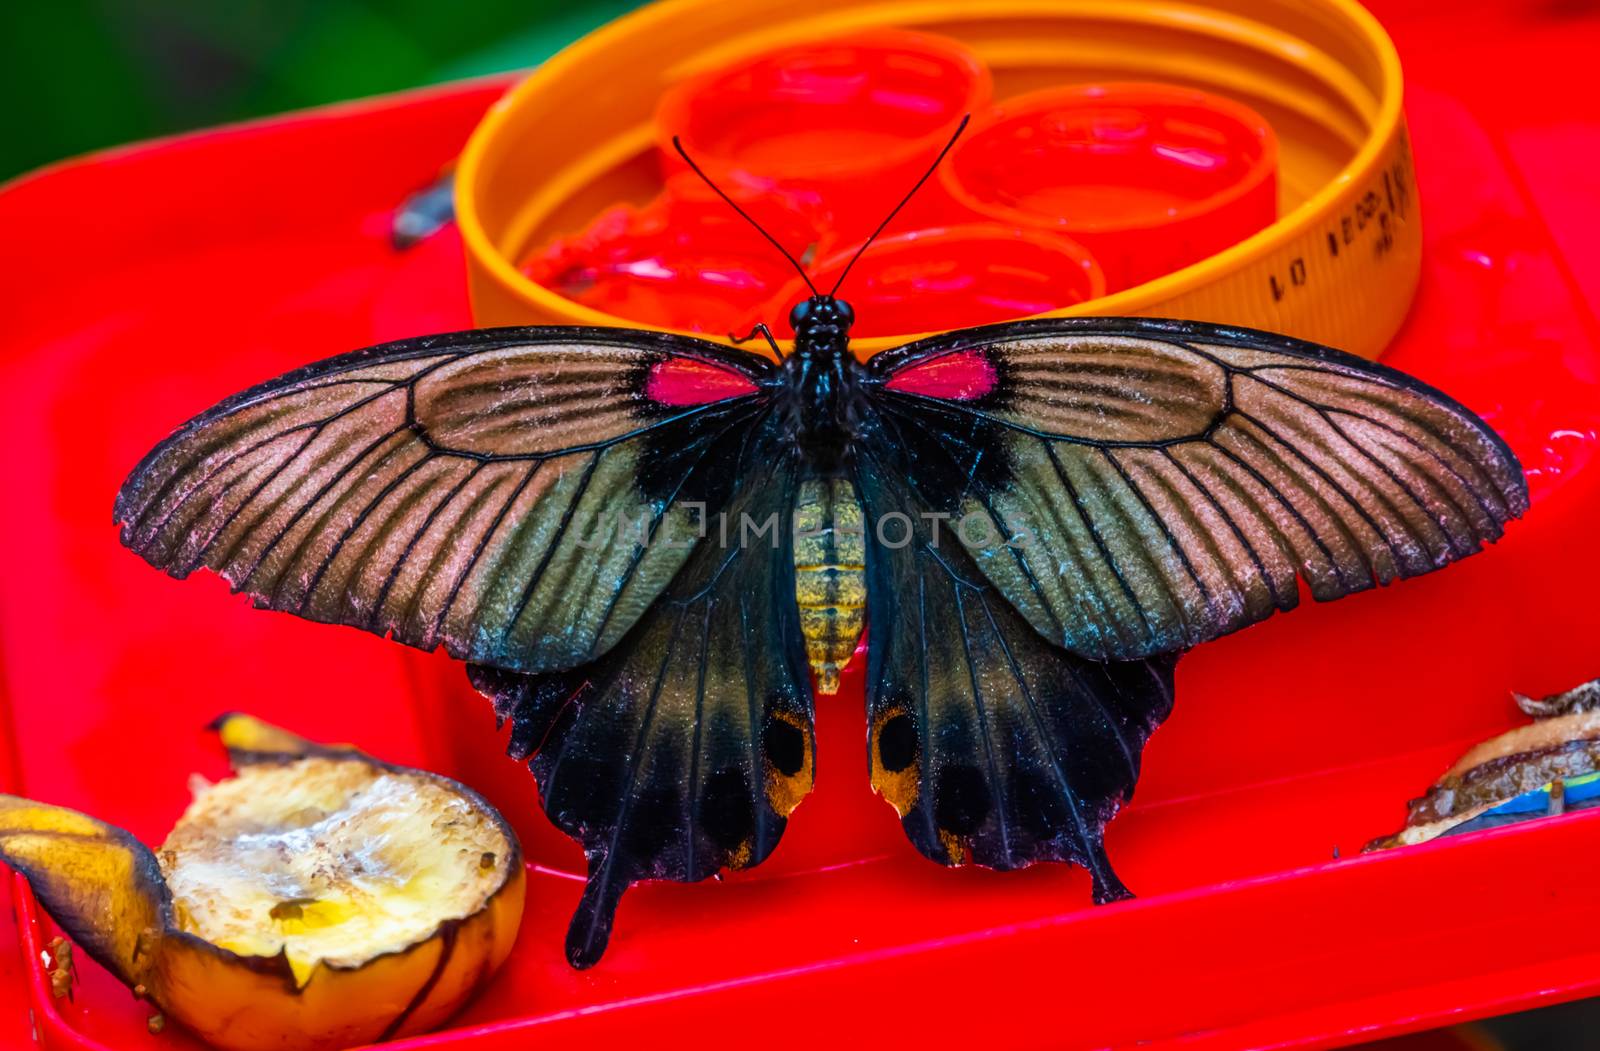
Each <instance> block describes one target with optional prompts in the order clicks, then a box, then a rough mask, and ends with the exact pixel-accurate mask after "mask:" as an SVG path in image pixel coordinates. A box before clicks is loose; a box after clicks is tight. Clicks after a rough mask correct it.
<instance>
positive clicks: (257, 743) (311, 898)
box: [0, 715, 524, 1051]
mask: <svg viewBox="0 0 1600 1051" xmlns="http://www.w3.org/2000/svg"><path fill="white" fill-rule="evenodd" d="M217 729H218V730H219V731H220V733H221V736H222V739H223V742H224V744H226V745H227V746H228V749H229V754H230V756H231V758H232V761H233V765H234V769H235V771H236V776H234V777H232V778H229V779H227V780H225V781H221V782H219V783H217V784H215V785H209V786H203V787H201V788H200V790H199V791H198V792H197V794H196V797H195V800H194V802H193V803H192V804H191V805H190V806H189V808H188V810H187V811H186V812H185V813H184V815H183V817H182V818H181V819H180V820H179V821H178V823H177V825H176V826H175V827H174V828H173V830H172V832H171V833H170V834H169V835H168V836H167V840H166V842H165V843H164V844H162V846H161V848H160V850H159V851H157V852H154V853H152V852H151V851H150V850H148V849H147V848H146V847H145V846H144V845H143V844H141V843H139V842H138V841H137V840H136V839H134V838H133V836H131V835H130V834H128V833H127V832H125V831H123V830H122V829H119V828H116V827H114V826H112V825H108V824H106V823H104V822H102V821H97V820H95V819H94V818H91V817H88V816H87V815H84V814H80V813H77V812H76V811H72V810H67V809H64V808H62V807H54V806H47V805H45V804H41V803H34V802H31V801H29V800H26V799H19V798H16V797H14V796H6V795H0V860H3V861H5V862H7V863H8V864H10V865H11V866H12V867H13V868H14V869H16V870H17V871H18V872H20V873H22V875H23V876H25V877H26V878H27V879H28V881H29V883H30V884H31V885H32V887H33V891H34V895H35V896H36V897H37V898H38V900H39V901H40V903H41V904H43V905H44V907H45V909H46V910H47V911H48V912H49V913H50V915H51V916H52V917H54V918H55V920H56V922H57V923H59V924H60V925H61V926H62V927H63V928H64V929H65V930H66V931H67V933H69V934H70V935H71V936H72V937H73V939H74V940H75V941H76V942H77V943H78V944H79V945H80V946H81V947H82V948H83V949H84V951H86V952H87V953H88V954H89V955H90V956H92V957H94V958H95V959H96V960H98V961H99V962H100V963H101V964H103V965H104V966H106V967H107V968H108V969H109V970H110V971H111V972H112V973H113V974H115V975H116V976H117V977H118V978H119V979H121V980H122V981H123V982H125V983H126V984H127V985H128V986H129V987H130V988H131V989H133V990H134V993H135V995H138V996H141V997H143V998H144V999H146V1000H148V1001H149V1002H150V1003H152V1004H153V1005H155V1006H156V1007H157V1008H158V1009H159V1010H160V1011H162V1012H164V1013H165V1014H166V1015H168V1016H170V1017H171V1018H173V1019H175V1020H177V1021H179V1022H182V1023H183V1024H184V1025H186V1026H187V1027H189V1028H190V1029H192V1030H194V1031H195V1032H196V1033H197V1034H199V1035H200V1036H201V1037H202V1038H204V1039H205V1040H206V1041H208V1042H210V1043H212V1044H214V1045H216V1046H217V1047H221V1048H227V1049H237V1051H266V1049H289V1048H296V1049H299V1048H306V1049H321V1048H336V1047H346V1046H349V1045H352V1044H363V1043H369V1042H371V1041H374V1040H383V1039H388V1038H390V1037H395V1036H402V1035H407V1034H414V1033H419V1032H424V1031H426V1030H428V1029H431V1028H433V1027H435V1026H437V1025H439V1024H440V1023H442V1022H443V1021H444V1020H445V1019H446V1018H448V1017H449V1016H450V1015H451V1014H452V1013H453V1012H455V1010H456V1009H457V1008H459V1007H460V1006H461V1005H462V1004H463V1003H464V1002H465V1001H466V999H467V998H468V996H470V995H471V993H472V991H473V990H474V989H475V988H477V987H478V986H479V985H480V984H481V983H482V982H483V981H484V980H486V979H487V978H488V976H489V975H491V974H492V973H493V972H494V971H495V969H497V968H498V967H499V966H500V964H501V963H503V962H504V960H505V958H506V956H507V954H509V953H510V951H511V946H512V943H513V941H514V940H515V938H516V933H517V926H518V923H519V922H520V920H521V916H522V904H523V893H524V874H523V868H522V856H521V850H520V848H519V847H518V844H517V840H516V836H515V834H514V833H513V832H512V831H511V828H510V826H508V825H507V824H506V822H505V820H504V819H503V818H502V817H501V816H500V815H499V813H497V812H496V811H495V810H494V808H493V807H491V806H489V804H488V803H487V802H485V801H484V800H483V799H482V798H481V797H479V796H478V795H477V794H476V793H475V792H473V791H472V790H470V789H468V788H466V787H465V786H463V785H460V784H457V783H456V782H454V781H451V780H450V779H448V778H445V777H440V776H438V775H436V774H430V773H426V772H423V771H420V770H412V769H408V768H405V767H398V766H391V765H389V764H386V763H381V762H378V761H377V760H375V759H373V758H371V757H369V756H366V755H364V754H362V753H360V752H358V751H356V750H355V749H353V748H351V747H349V746H324V745H317V744H313V743H311V742H309V741H305V740H304V739H301V738H298V737H296V736H294V735H293V734H290V733H288V732H287V731H284V730H281V729H278V728H277V727H273V726H269V725H268V724H265V723H262V722H260V721H259V720H255V719H252V718H250V717H248V716H238V715H235V716H227V717H224V718H223V719H222V720H219V722H218V724H217Z"/></svg>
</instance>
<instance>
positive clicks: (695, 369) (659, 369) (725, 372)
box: [644, 358, 760, 405]
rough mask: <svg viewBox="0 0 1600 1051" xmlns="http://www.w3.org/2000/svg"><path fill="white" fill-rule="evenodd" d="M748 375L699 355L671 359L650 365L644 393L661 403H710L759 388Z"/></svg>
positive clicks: (750, 392)
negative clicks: (701, 357)
mask: <svg viewBox="0 0 1600 1051" xmlns="http://www.w3.org/2000/svg"><path fill="white" fill-rule="evenodd" d="M759 389H760V388H758V387H757V386H756V385H755V384H754V383H752V382H750V379H749V377H747V376H743V375H740V374H739V373H737V372H735V371H734V370H733V369H727V368H723V367H722V366H721V365H713V364H711V363H710V362H707V361H700V360H698V359H696V358H668V359H667V360H666V361H659V362H657V363H656V364H654V365H652V366H650V378H649V379H647V380H646V381H645V385H644V393H645V395H646V396H647V397H649V398H650V399H651V400H652V401H658V402H660V403H661V404H662V405H709V404H710V403H711V402H714V401H725V400H726V399H728V398H738V397H742V396H743V395H746V394H754V393H756V391H757V390H759Z"/></svg>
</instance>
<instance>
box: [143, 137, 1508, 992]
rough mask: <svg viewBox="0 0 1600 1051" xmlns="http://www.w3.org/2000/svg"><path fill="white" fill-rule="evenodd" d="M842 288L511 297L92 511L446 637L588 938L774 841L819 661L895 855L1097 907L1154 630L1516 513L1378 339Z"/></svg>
mask: <svg viewBox="0 0 1600 1051" xmlns="http://www.w3.org/2000/svg"><path fill="white" fill-rule="evenodd" d="M952 141H953V140H952ZM947 149H948V147H947ZM941 156H943V155H942V154H941ZM686 159H687V158H686ZM691 164H692V162H691ZM930 172H931V169H930ZM924 178H926V176H925V177H924ZM919 185H920V184H919ZM908 196H909V195H908ZM730 203H732V202H730ZM902 203H904V202H902ZM736 207H737V206H736ZM897 210H898V209H897ZM892 215H893V213H891V217H892ZM884 222H885V225H887V223H888V220H887V219H886V220H885V221H884ZM882 228H883V227H882V226H880V227H879V229H880V230H881V229H882ZM774 243H776V242H774ZM779 248H780V250H781V248H782V246H781V245H780V246H779ZM785 254H786V255H787V253H785ZM795 266H796V269H801V268H800V266H799V264H798V263H796V264H795ZM801 272H802V274H804V271H803V269H802V270H801ZM839 280H840V282H842V281H843V275H841V276H840V279H839ZM838 291H839V289H838V286H837V285H835V286H834V288H833V290H832V291H830V292H828V293H822V292H820V291H817V290H816V289H815V288H813V289H812V293H813V294H812V295H811V296H810V297H809V298H807V299H805V300H804V301H802V302H801V303H799V305H797V306H796V307H795V308H794V311H793V313H792V315H791V319H790V320H791V322H792V324H793V328H794V331H795V334H796V335H795V340H794V345H793V348H792V350H790V351H789V352H788V353H783V352H782V351H781V350H780V349H779V348H778V346H777V344H776V342H775V341H772V340H771V337H770V333H764V334H766V335H767V336H768V340H769V342H770V343H771V348H772V350H773V351H774V355H773V357H772V358H770V359H769V358H768V357H766V356H764V355H761V354H755V353H750V352H748V351H744V350H739V349H734V348H730V347H727V346H725V345H722V344H717V343H713V342H710V341H707V340H701V339H697V338H693V337H689V336H684V335H677V334H672V333H665V332H654V331H643V330H637V331H636V330H629V329H620V328H588V327H531V328H500V329H484V330H476V331H470V332H461V333H454V334H448V335H437V336H427V337H423V338H420V339H409V340H403V341H400V342H397V343H388V344H384V345H382V346H376V347H371V348H368V349H365V350H359V351H355V352H354V353H350V354H346V355H343V356H341V357H335V358H332V359H330V360H327V361H322V362H319V363H316V364H313V365H309V366H307V367H305V368H302V369H299V370H297V371H294V372H291V373H289V374H287V375H285V376H282V377H279V378H278V379H275V380H271V381H269V382H267V383H264V384H262V385H260V386H258V387H255V388H253V389H251V390H248V391H245V392H243V393H241V394H238V395H236V396H234V397H231V398H229V399H227V400H226V401H224V402H222V403H221V404H219V405H217V406H216V407H215V408H213V409H211V410H209V411H207V412H205V413H203V414H202V415H200V416H198V417H196V418H195V419H194V420H192V421H190V422H189V423H187V424H185V425H184V426H182V427H181V428H179V429H178V430H177V431H176V432H175V433H174V434H173V435H172V436H170V437H169V438H167V439H166V440H165V441H163V442H162V443H161V444H160V445H158V446H157V447H156V448H155V449H154V450H152V451H151V452H150V453H149V454H148V455H147V456H146V457H145V458H144V460H143V461H142V462H141V463H140V464H139V465H138V466H137V467H136V468H135V469H134V470H133V472H132V473H131V474H130V475H129V477H128V479H127V481H126V482H125V484H124V486H123V488H122V490H121V492H120V493H119V495H118V498H117V501H116V510H115V517H116V521H117V522H118V523H119V524H120V526H121V539H122V541H123V543H124V544H126V545H127V546H128V547H130V548H131V549H133V550H134V551H135V552H137V553H138V554H139V555H141V556H142V557H143V558H145V559H146V560H147V561H148V562H150V563H151V564H152V565H154V566H156V567H157V568H160V569H162V570H165V571H166V572H168V573H170V574H171V575H173V576H176V577H184V576H187V575H188V574H189V573H191V572H193V571H195V570H196V569H199V568H202V567H205V568H209V569H211V570H213V571H215V572H217V573H219V574H221V575H222V576H223V577H224V578H226V579H227V580H228V581H229V582H230V583H231V584H232V586H233V587H234V589H235V590H240V591H244V592H246V593H248V594H249V595H251V596H252V597H253V598H254V600H255V602H256V604H257V605H258V606H261V607H265V608H268V609H274V610H284V611H288V612H292V613H296V614H298V615H300V616H302V617H306V618H309V619H311V620H314V621H321V622H325V623H333V624H344V625H350V626H354V627H357V628H362V629H365V630H367V631H370V632H374V633H377V634H380V635H384V636H388V637H390V638H393V639H395V640H398V641H400V642H403V643H406V644H408V645H411V646H415V647H418V648H420V649H423V650H433V649H436V648H438V647H443V648H444V649H445V650H446V651H447V652H448V653H449V654H450V655H451V656H453V657H456V658H458V659H460V660H463V661H466V662H468V671H469V675H470V677H471V680H472V682H473V684H474V685H475V686H476V687H477V688H478V689H479V690H480V691H481V692H483V693H484V694H486V695H487V696H488V697H489V698H490V699H491V700H492V701H493V705H494V711H495V713H496V715H497V717H498V718H499V719H500V720H501V721H502V723H503V722H505V721H509V722H510V724H511V731H510V741H509V752H510V754H511V755H512V756H514V757H515V758H516V759H518V760H524V761H526V762H527V763H528V764H529V766H530V767H531V769H532V772H533V774H534V776H535V778H536V780H537V783H538V788H539V793H540V798H541V801H542V804H543V806H544V809H545V811H546V813H547V814H548V816H549V817H550V819H551V820H552V821H553V822H554V823H555V824H556V825H557V826H558V827H560V828H561V829H562V830H563V831H564V832H566V833H567V834H568V835H570V836H572V837H574V838H576V839H577V840H578V841H580V842H581V844H582V846H583V848H584V851H585V854H586V857H587V862H588V881H587V883H586V886H585V889H584V892H583V895H582V899H581V901H580V903H579V905H578V907H577V910H576V912H575V914H574V917H573V920H572V924H571V927H570V929H569V932H568V939H567V945H566V951H567V957H568V959H569V961H570V962H571V963H572V964H573V965H574V966H578V967H586V966H589V965H592V964H593V963H595V962H596V961H597V960H598V959H599V958H600V955H601V953H602V952H603V951H604V949H605V946H606V944H607V941H608V939H609V937H610V933H611V927H612V921H613V917H614V914H615V910H616V908H617V905H618V902H619V901H620V899H621V897H622V895H623V893H624V892H625V891H626V890H627V888H628V887H629V886H631V885H633V884H634V883H636V882H638V881H641V880H659V879H665V880H678V881H693V880H700V879H704V878H706V877H708V876H712V875H715V874H717V873H719V872H721V871H723V870H728V869H745V868H749V867H751V866H754V865H757V864H759V863H760V862H761V861H763V860H764V859H765V858H767V857H768V856H769V855H770V854H771V853H772V851H773V849H774V848H775V847H776V845H777V843H778V841H779V837H780V836H781V835H782V833H783V830H784V826H785V823H786V821H787V819H788V817H789V815H790V814H791V813H792V812H793V811H794V809H795V807H796V806H797V805H799V803H800V802H801V801H802V800H803V799H804V798H805V796H806V794H807V793H808V791H809V790H810V789H811V786H812V781H813V777H814V772H815V766H816V747H815V739H814V729H813V710H814V703H815V698H816V696H817V695H827V694H829V693H831V692H834V691H836V690H837V689H838V684H839V674H840V671H841V669H842V668H843V667H845V666H846V665H847V664H848V663H849V662H850V661H851V660H852V659H864V662H865V668H864V682H865V692H866V706H867V722H868V725H867V727H866V729H867V743H868V748H869V757H870V771H871V779H872V784H873V787H874V789H875V790H876V791H877V792H878V793H880V794H881V795H882V796H883V797H884V798H885V799H886V800H887V801H888V802H889V803H890V804H892V805H893V806H894V808H895V809H896V811H897V812H898V813H899V815H900V818H901V822H902V825H903V827H904V830H905V832H906V834H907V836H908V837H909V838H910V840H911V842H912V843H913V844H914V845H915V847H916V849H917V850H918V851H920V852H921V853H922V854H924V855H926V856H927V857H929V858H931V859H933V860H934V861H937V862H940V863H942V864H945V865H965V864H976V865H982V866H988V867H991V868H997V869H1013V868H1020V867H1023V866H1027V865H1031V864H1034V863H1036V862H1041V861H1062V862H1071V863H1075V864H1077V865H1080V866H1082V867H1083V868H1085V869H1086V870H1087V871H1088V873H1089V876H1090V878H1091V881H1092V887H1093V896H1094V899H1095V901H1096V902H1106V901H1113V900H1116V899H1119V898H1123V897H1126V896H1128V891H1127V890H1126V888H1125V887H1124V886H1123V884H1122V883H1121V881H1120V880H1119V879H1118V878H1117V875H1116V873H1115V871H1114V870H1113V868H1112V866H1111V864H1110V861H1109V860H1108V858H1107V856H1106V852H1105V847H1104V842H1103V833H1104V829H1105V826H1106V823H1107V822H1108V821H1109V820H1110V819H1111V818H1112V816H1113V815H1114V814H1115V813H1116V812H1117V810H1118V809H1119V807H1121V806H1122V805H1123V804H1124V803H1125V802H1126V801H1127V800H1129V799H1130V798H1131V795H1132V791H1133V788H1134V785H1135V782H1136V780H1137V778H1138V774H1139V765H1140V755H1141V752H1142V749H1143V747H1144V744H1145V742H1146V740H1147V739H1148V738H1149V736H1150V734H1151V733H1152V731H1153V730H1155V728H1156V727H1157V726H1158V725H1159V724H1160V723H1161V722H1162V720H1163V719H1164V718H1165V717H1166V716H1167V714H1168V713H1169V712H1170V711H1171V708H1172V703H1173V671H1174V667H1175V664H1176V662H1177V659H1178V656H1179V655H1181V654H1182V653H1183V652H1185V651H1186V650H1188V649H1190V648H1191V647H1193V646H1196V645H1198V644H1200V643H1203V642H1205V641H1207V640H1210V639H1214V638H1217V637H1218V636H1221V635H1224V634H1227V633H1229V632H1232V631H1235V630H1237V629H1239V628H1242V627H1245V626H1247V625H1250V624H1253V623H1256V622H1258V621H1261V620H1263V619H1265V618H1267V617H1269V616H1271V615H1272V614H1273V613H1275V612H1277V611H1280V610H1288V609H1290V608H1292V607H1293V606H1295V605H1296V604H1297V603H1298V601H1299V599H1300V588H1301V584H1302V582H1303V584H1304V585H1305V587H1307V588H1308V589H1309V592H1310V594H1311V595H1312V597H1313V598H1315V599H1317V600H1328V599H1333V598H1337V597H1339V596H1342V595H1347V594H1351V593H1353V592H1357V591H1363V590H1366V589H1368V588H1372V587H1374V586H1376V585H1381V584H1386V583H1388V582H1390V581H1392V580H1396V579H1399V578H1404V577H1412V576H1416V575H1418V574H1421V573H1426V572H1429V571H1431V570H1434V569H1437V568H1439V567H1440V566H1443V565H1445V564H1447V563H1450V562H1453V561H1455V560H1457V559H1459V558H1462V557H1465V556H1467V555H1469V554H1472V553H1474V552H1476V551H1477V550H1479V549H1480V548H1481V547H1482V546H1483V545H1484V544H1485V543H1487V542H1490V541H1493V540H1495V539H1497V538H1498V537H1499V536H1500V535H1501V533H1502V529H1503V527H1504V525H1505V523H1506V522H1507V521H1508V520H1510V519H1512V518H1515V517H1517V516H1519V515H1521V514H1522V513H1523V511H1524V510H1525V509H1526V507H1527V490H1526V486H1525V483H1524V480H1523V476H1522V472H1521V469H1520V468H1519V466H1518V464H1517V460H1516V458H1515V456H1514V455H1513V454H1512V452H1511V450H1510V449H1509V448H1508V447H1507V446H1506V445H1505V443H1504V442H1503V441H1501V440H1500V438H1499V437H1498V436H1497V435H1496V434H1495V433H1494V432H1493V431H1492V430H1491V429H1490V428H1489V427H1488V426H1487V425H1485V424H1484V423H1483V422H1482V421H1481V420H1480V419H1478V418H1477V417H1476V416H1474V415H1473V414H1472V413H1471V412H1470V411H1468V410H1467V409H1465V408H1463V407H1462V406H1461V405H1459V404H1457V403H1456V402H1455V401H1453V400H1451V399H1450V398H1449V397H1447V396H1446V395H1444V394H1442V393H1440V392H1439V391H1437V390H1434V389H1432V388H1430V387H1428V386H1425V385H1424V384H1422V383H1420V382H1418V381H1416V380H1414V379H1412V378H1410V377H1408V376H1406V375H1404V374H1402V373H1400V372H1397V371H1395V370H1394V369H1391V368H1387V367H1385V366H1383V365H1379V364H1375V363H1372V362H1368V361H1365V360H1362V359H1359V358H1356V357H1353V356H1350V355H1347V354H1343V353H1340V352H1338V351H1335V350H1331V349H1328V348H1325V347H1321V346H1315V345H1312V344H1309V343H1305V342H1301V341H1298V340H1295V339H1290V338H1287V337H1284V336H1280V335H1274V334H1271V333H1265V332H1258V331H1252V330H1248V329H1243V328H1234V327H1228V326H1220V325H1213V324H1203V323H1197V322H1183V321H1166V320H1153V319H1145V318H1044V319H1030V320H1021V321H1014V322H1007V323H1002V324H994V325H987V326H983V327H977V328H969V329H962V330H958V331H953V332H949V333H945V334H941V335H936V336H933V337H931V338H926V339H920V340H917V341H915V342H911V343H909V344H906V345H904V346H900V347H898V348H896V349H892V350H888V351H885V352H883V353H880V354H878V355H876V356H874V357H872V358H871V359H869V360H867V361H865V362H862V361H858V360H857V358H856V357H855V355H854V354H853V353H852V352H851V351H850V348H849V333H850V328H851V325H852V323H853V321H854V311H853V309H852V308H851V306H850V305H849V304H848V303H847V302H846V301H845V300H844V299H842V298H839V296H838V295H837V293H838ZM752 335H753V334H752ZM869 631H870V643H869V644H868V645H867V646H866V647H865V654H864V658H856V657H853V654H854V653H855V651H856V650H857V645H858V643H859V642H860V641H861V640H862V639H863V636H864V634H865V633H867V632H869Z"/></svg>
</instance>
